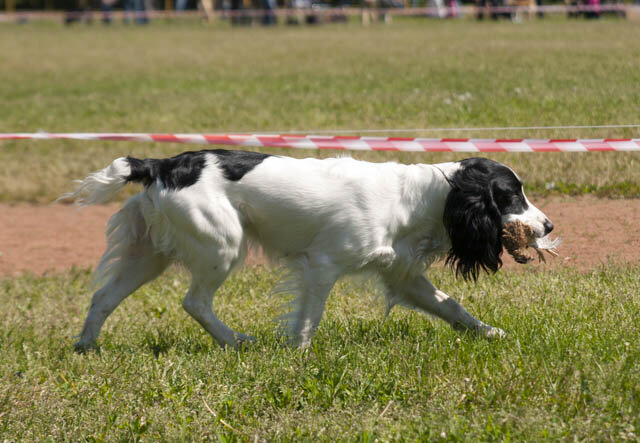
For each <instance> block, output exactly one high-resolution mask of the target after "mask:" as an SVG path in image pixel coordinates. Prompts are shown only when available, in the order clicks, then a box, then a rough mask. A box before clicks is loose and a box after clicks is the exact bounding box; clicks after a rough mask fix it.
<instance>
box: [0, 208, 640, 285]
mask: <svg viewBox="0 0 640 443" xmlns="http://www.w3.org/2000/svg"><path fill="white" fill-rule="evenodd" d="M536 205H537V206H538V207H539V208H540V209H542V210H543V211H544V212H545V213H546V214H547V215H548V216H549V217H550V218H551V219H552V220H553V222H554V224H555V225H556V231H554V232H555V233H556V234H557V235H559V236H561V237H562V238H563V241H564V243H563V245H562V247H561V248H560V251H559V252H560V257H559V258H556V259H552V260H550V261H549V263H548V264H546V265H541V264H535V265H533V266H540V267H543V266H546V267H549V266H552V267H556V266H570V267H575V268H577V269H580V270H588V269H592V268H594V267H597V266H598V265H600V264H601V263H607V262H609V261H611V262H615V263H631V264H640V227H639V226H638V223H637V222H638V220H640V199H634V200H603V199H596V198H592V197H580V198H569V197H562V198H553V199H547V200H537V201H536ZM119 207H120V205H119V204H110V205H105V206H94V207H89V208H84V209H78V208H76V207H73V206H65V205H45V206H33V205H26V204H18V205H0V276H15V275H20V274H23V273H25V272H31V273H34V274H36V275H42V274H44V273H46V272H57V271H63V270H65V269H69V268H70V267H71V266H74V265H75V266H80V267H93V266H95V264H96V263H97V262H98V259H99V258H100V255H101V254H102V252H103V250H104V247H105V241H104V228H105V224H106V222H107V220H108V218H109V216H111V214H113V213H114V212H115V211H117V209H118V208H119ZM505 262H506V266H507V267H513V266H518V265H516V264H515V263H513V261H512V260H510V257H509V258H506V259H505Z"/></svg>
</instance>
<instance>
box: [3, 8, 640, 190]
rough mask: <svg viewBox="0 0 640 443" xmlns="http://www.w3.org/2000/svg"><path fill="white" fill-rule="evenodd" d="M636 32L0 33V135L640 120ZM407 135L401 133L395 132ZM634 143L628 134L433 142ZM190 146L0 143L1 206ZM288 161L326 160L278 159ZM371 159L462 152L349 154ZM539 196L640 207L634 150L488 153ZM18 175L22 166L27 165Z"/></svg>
mask: <svg viewBox="0 0 640 443" xmlns="http://www.w3.org/2000/svg"><path fill="white" fill-rule="evenodd" d="M638 41H640V28H639V27H638V26H637V24H636V23H633V22H625V21H618V20H614V21H606V20H605V21H601V22H597V23H594V22H582V21H581V22H567V21H565V20H558V19H555V20H549V21H538V22H531V23H524V24H520V25H514V24H511V23H472V22H470V21H464V20H463V21H459V22H435V21H429V20H425V21H415V20H406V21H403V20H397V21H396V22H395V23H394V24H393V25H391V26H382V25H379V26H371V27H368V28H365V27H362V26H359V25H355V24H352V25H346V26H343V25H340V26H333V25H332V26H322V27H296V28H287V27H284V26H282V27H277V28H275V29H261V28H243V29H232V28H230V27H228V26H225V25H219V26H206V25H197V24H190V25H186V24H179V23H175V24H171V23H168V24H167V23H157V24H153V25H151V26H149V27H144V28H141V27H123V26H121V25H116V26H114V27H101V26H92V27H90V26H78V27H72V28H63V27H62V26H60V25H57V24H56V25H54V24H35V23H34V24H29V25H27V26H18V25H11V24H5V25H2V26H0V54H2V55H1V57H2V63H0V97H2V100H0V115H2V119H0V131H2V132H33V131H38V130H46V131H51V132H55V131H62V132H100V131H117V132H126V131H135V132H147V131H149V132H231V131H249V132H253V131H258V132H260V131H287V130H309V131H313V130H314V129H315V130H333V129H335V130H340V129H368V128H425V127H470V126H477V127H487V126H489V127H490V126H530V125H563V124H575V125H589V124H596V125H599V124H623V123H638V121H637V118H638V103H640V45H638V44H637V42H638ZM398 135H402V134H398ZM404 135H409V136H411V135H413V136H415V135H427V136H433V137H441V136H451V137H467V136H474V137H488V138H494V137H523V136H526V137H538V138H553V137H582V138H589V137H591V138H600V137H638V131H637V129H615V130H614V129H609V130H552V131H525V132H517V131H516V132H498V133H475V134H470V133H455V132H453V133H451V132H446V133H431V134H416V133H413V132H407V133H406V134H404ZM185 149H189V147H185V146H184V145H160V144H140V143H115V142H103V143H98V142H70V141H47V142H25V141H20V142H5V143H2V144H1V145H0V162H1V164H2V165H3V167H2V168H0V190H1V192H0V201H5V202H15V201H34V202H47V201H51V200H53V199H54V198H56V197H57V196H59V195H60V194H61V193H63V192H66V191H69V190H70V186H71V185H70V181H71V180H72V179H75V178H80V177H83V176H84V175H86V174H87V173H88V172H89V171H92V170H95V169H97V168H102V167H104V166H105V165H106V164H108V163H109V162H110V161H111V160H112V159H113V158H114V157H116V156H120V155H126V154H133V155H137V156H164V155H169V154H175V153H178V152H181V151H182V150H185ZM272 151H273V152H278V153H287V154H289V155H296V156H307V155H324V156H326V155H334V153H326V152H325V153H317V152H308V151H304V152H300V151H297V152H292V151H288V152H287V151H281V150H272ZM354 156H356V157H358V158H365V159H368V160H373V161H381V160H388V159H394V160H398V161H402V162H427V163H431V162H438V161H446V160H450V159H458V158H461V157H463V156H466V155H451V154H403V155H396V154H389V153H356V154H354ZM491 157H494V158H496V159H498V160H501V161H504V162H506V163H508V164H510V165H512V166H514V168H515V169H516V170H517V171H518V172H519V173H520V174H521V175H522V176H523V178H524V179H525V180H526V181H527V183H528V187H529V188H528V190H529V191H530V192H535V193H538V194H549V193H563V194H567V193H569V194H573V193H577V194H583V193H596V194H598V195H605V196H625V197H629V196H632V197H637V196H640V188H639V187H638V183H640V180H639V178H640V172H639V171H640V163H639V161H638V155H637V154H636V153H627V154H625V153H617V154H612V153H603V154H541V155H531V154H509V155H492V156H491ZM25 166H26V167H25Z"/></svg>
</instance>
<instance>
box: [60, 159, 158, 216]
mask: <svg viewBox="0 0 640 443" xmlns="http://www.w3.org/2000/svg"><path fill="white" fill-rule="evenodd" d="M156 177H157V160H155V159H145V160H140V159H137V158H133V157H120V158H117V159H115V160H114V161H113V162H112V163H111V164H110V165H109V166H107V167H106V168H104V169H102V170H100V171H96V172H94V173H92V174H89V175H88V176H87V177H86V178H85V179H84V180H76V183H77V184H78V186H77V187H76V190H75V191H73V192H69V193H67V194H64V195H63V196H61V197H60V198H59V199H58V200H67V199H71V200H75V202H76V203H78V204H80V205H82V206H87V205H93V204H99V203H106V202H108V201H109V200H111V199H112V198H113V196H114V195H115V194H117V193H118V192H119V191H120V190H121V189H122V188H124V187H125V186H126V184H127V183H130V182H136V183H143V184H144V185H145V186H149V185H150V184H151V183H153V182H154V181H155V180H156Z"/></svg>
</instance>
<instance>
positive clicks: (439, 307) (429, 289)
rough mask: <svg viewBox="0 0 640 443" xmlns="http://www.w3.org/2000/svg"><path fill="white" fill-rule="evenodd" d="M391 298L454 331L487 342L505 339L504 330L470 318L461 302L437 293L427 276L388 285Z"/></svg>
mask: <svg viewBox="0 0 640 443" xmlns="http://www.w3.org/2000/svg"><path fill="white" fill-rule="evenodd" d="M387 286H388V288H389V290H390V291H391V295H392V296H393V297H394V298H395V297H397V298H399V299H400V303H401V304H403V305H405V306H408V307H411V308H415V309H419V310H421V311H425V312H428V313H429V314H433V315H435V316H436V317H439V318H441V319H443V320H444V321H446V322H448V323H449V324H450V325H451V326H453V328H454V329H457V330H470V331H473V332H475V333H477V334H479V335H481V336H484V337H487V338H502V337H504V336H505V333H504V331H503V330H502V329H499V328H495V327H493V326H489V325H487V324H485V323H483V322H481V321H480V320H478V319H476V318H475V317H474V316H473V315H471V314H469V312H467V310H466V309H465V308H463V307H462V306H461V305H460V304H459V303H458V302H457V301H455V300H454V299H452V298H451V297H449V296H448V295H447V294H445V293H444V292H442V291H441V290H439V289H437V288H436V287H435V286H433V284H432V283H431V282H430V281H429V280H427V279H426V278H425V277H424V276H422V275H420V276H416V277H414V278H413V279H410V280H409V281H405V282H400V283H398V282H394V283H393V284H387Z"/></svg>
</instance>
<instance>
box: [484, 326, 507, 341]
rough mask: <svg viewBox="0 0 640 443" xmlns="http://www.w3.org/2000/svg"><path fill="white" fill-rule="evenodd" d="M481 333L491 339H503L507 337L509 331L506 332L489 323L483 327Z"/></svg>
mask: <svg viewBox="0 0 640 443" xmlns="http://www.w3.org/2000/svg"><path fill="white" fill-rule="evenodd" d="M480 334H481V335H483V336H484V337H485V338H488V339H490V340H493V339H502V338H506V336H507V333H506V332H504V331H503V330H502V329H500V328H494V327H493V326H488V325H487V326H486V327H485V328H483V330H481V331H480Z"/></svg>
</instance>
